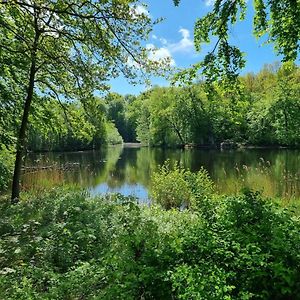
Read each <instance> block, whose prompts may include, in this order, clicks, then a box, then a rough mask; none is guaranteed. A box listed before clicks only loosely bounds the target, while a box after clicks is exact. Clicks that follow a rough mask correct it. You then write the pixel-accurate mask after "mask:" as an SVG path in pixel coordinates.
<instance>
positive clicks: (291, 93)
mask: <svg viewBox="0 0 300 300" xmlns="http://www.w3.org/2000/svg"><path fill="white" fill-rule="evenodd" d="M299 74H300V73H299V67H298V66H296V65H295V64H292V63H285V64H283V65H282V66H280V65H278V64H273V65H266V66H264V68H263V69H262V70H261V71H260V72H259V73H258V74H256V75H254V74H246V75H245V76H241V77H239V78H238V81H237V82H236V84H235V85H234V86H232V87H231V89H230V90H229V88H228V87H226V86H224V85H223V84H214V85H213V86H210V88H211V89H210V91H209V92H208V91H207V88H208V85H207V84H206V83H204V82H199V83H197V84H193V85H192V86H189V87H167V88H158V87H156V88H153V89H152V90H151V91H148V92H146V93H144V94H142V95H141V96H139V97H138V98H137V99H136V100H135V101H134V102H133V103H134V105H135V110H136V111H138V112H139V115H138V118H137V127H136V131H137V138H138V140H140V141H141V142H142V143H144V144H149V145H155V146H167V147H170V146H174V145H186V144H191V145H196V146H197V145H202V146H203V145H206V146H207V145H210V146H218V145H220V143H222V142H223V141H226V140H230V141H233V142H235V143H242V144H247V143H248V144H254V145H284V146H292V147H294V146H296V147H297V146H299V144H300V137H299V130H297V128H298V127H299V124H300V123H299V122H300V121H299V120H300V119H299V118H300V110H299V108H300V102H299V97H298V95H299V92H300V90H299V89H300V77H299Z"/></svg>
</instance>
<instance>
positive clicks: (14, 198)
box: [11, 31, 39, 204]
mask: <svg viewBox="0 0 300 300" xmlns="http://www.w3.org/2000/svg"><path fill="white" fill-rule="evenodd" d="M38 39H39V33H38V32H37V31H36V35H35V39H34V43H33V48H32V53H31V66H30V74H29V83H28V89H27V97H26V101H25V104H24V110H23V116H22V123H21V127H20V130H19V135H18V141H17V147H16V151H17V152H16V160H15V168H14V175H13V182H12V192H11V202H12V204H14V203H18V202H19V196H20V179H21V168H22V162H23V155H24V148H25V143H26V128H27V123H28V116H29V111H30V107H31V102H32V98H33V91H34V82H35V74H36V51H37V45H38Z"/></svg>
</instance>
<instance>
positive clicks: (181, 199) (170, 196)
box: [151, 160, 213, 209]
mask: <svg viewBox="0 0 300 300" xmlns="http://www.w3.org/2000/svg"><path fill="white" fill-rule="evenodd" d="M151 182H152V184H151V185H152V186H151V198H152V199H153V200H154V201H155V202H156V203H159V204H160V205H162V206H163V207H164V208H166V209H171V208H180V207H183V206H191V207H193V208H194V209H196V207H197V206H198V205H199V203H198V202H199V201H201V200H204V199H205V198H207V197H210V196H211V195H212V193H213V183H212V181H211V180H210V178H209V175H208V173H207V171H206V170H205V169H203V168H201V169H200V170H199V171H198V172H197V173H192V172H191V171H190V170H186V169H184V168H183V167H182V166H180V165H179V164H178V163H175V164H174V165H173V166H171V163H170V161H169V160H167V161H166V162H165V163H164V164H163V165H162V166H161V167H159V170H158V171H157V172H154V173H153V175H152V178H151Z"/></svg>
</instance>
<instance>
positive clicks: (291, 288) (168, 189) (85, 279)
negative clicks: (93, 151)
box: [0, 166, 300, 300]
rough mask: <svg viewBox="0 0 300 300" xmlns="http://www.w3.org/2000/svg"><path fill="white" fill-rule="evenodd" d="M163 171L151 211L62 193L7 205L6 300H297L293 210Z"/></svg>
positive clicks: (117, 198) (111, 198)
mask: <svg viewBox="0 0 300 300" xmlns="http://www.w3.org/2000/svg"><path fill="white" fill-rule="evenodd" d="M164 168H165V169H164V170H160V172H158V173H157V174H156V175H155V176H156V178H154V181H155V182H156V188H155V190H153V191H152V197H153V199H154V200H155V201H154V203H153V204H152V205H151V206H147V205H141V204H137V202H136V199H134V198H133V197H124V196H122V195H106V196H103V197H91V196H90V195H89V194H88V193H87V192H84V191H80V190H78V189H75V188H66V187H65V188H60V189H52V190H50V191H44V192H42V193H39V194H36V195H33V194H31V195H30V194H23V195H22V199H23V200H22V201H20V203H18V204H16V205H14V206H10V204H9V199H7V200H6V201H1V202H0V213H1V216H2V217H1V221H0V236H1V238H0V251H1V258H0V298H1V299H7V300H14V299H26V300H27V299H107V300H109V299H166V300H167V299H170V300H171V299H186V300H190V299H195V300H196V299H197V300H198V299H220V300H221V299H298V297H299V295H300V284H299V283H300V275H299V274H300V258H299V251H300V249H299V245H300V236H299V231H300V219H299V217H298V216H297V215H296V214H295V212H294V210H293V208H292V207H290V208H283V207H280V206H278V205H277V204H276V203H272V202H270V200H268V199H265V198H263V197H261V195H260V194H259V193H255V192H252V191H250V190H244V191H243V192H242V193H241V194H240V195H236V196H218V195H216V194H214V192H213V188H212V185H211V183H210V181H209V178H208V177H207V175H206V173H205V171H204V170H203V171H201V172H199V173H198V174H196V175H193V176H192V174H191V173H189V172H188V171H187V170H183V169H181V168H180V167H179V166H177V167H176V166H175V167H174V168H172V169H169V167H168V166H165V167H164ZM161 177H163V179H164V180H163V181H162V180H161V179H162V178H161ZM171 182H172V183H174V184H170V183H171ZM183 197H185V199H186V200H187V201H185V209H182V208H180V207H182V199H183ZM174 199H176V200H175V202H174ZM177 201H179V202H177Z"/></svg>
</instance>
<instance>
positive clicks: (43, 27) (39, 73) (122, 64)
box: [0, 0, 154, 202]
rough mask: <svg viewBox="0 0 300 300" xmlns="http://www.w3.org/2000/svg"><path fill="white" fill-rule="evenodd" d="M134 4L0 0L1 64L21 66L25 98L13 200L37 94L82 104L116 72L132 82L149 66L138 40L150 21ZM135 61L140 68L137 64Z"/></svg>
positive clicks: (128, 0)
mask: <svg viewBox="0 0 300 300" xmlns="http://www.w3.org/2000/svg"><path fill="white" fill-rule="evenodd" d="M138 5H140V4H139V2H138V1H136V0H111V1H107V0H99V1H93V0H88V1H79V0H63V1H62V0H52V1H50V0H36V1H34V0H24V1H22V0H21V1H15V0H4V1H1V2H0V49H1V50H0V61H1V65H2V67H3V68H4V69H8V70H10V71H9V72H10V73H13V71H14V72H15V71H16V70H19V71H20V72H21V73H22V74H23V76H21V77H22V78H21V80H19V81H18V85H20V87H21V89H22V90H23V93H24V97H25V99H24V103H23V113H22V120H21V124H20V128H19V133H18V141H17V145H16V160H15V168H14V176H13V183H12V197H11V198H12V202H17V201H18V199H19V193H20V174H21V166H22V160H23V155H24V149H25V144H26V128H27V124H28V117H29V114H30V110H31V106H32V101H33V100H34V98H35V95H42V94H49V95H51V96H52V97H55V98H56V99H57V100H58V101H59V103H60V104H61V106H62V107H63V106H64V102H65V101H66V100H69V99H74V98H77V99H80V100H81V101H82V102H83V104H84V102H85V99H90V98H92V97H93V94H94V92H95V90H100V91H103V90H105V89H107V85H106V83H105V82H106V81H107V80H108V79H109V78H112V77H116V76H118V74H119V73H120V72H121V73H123V74H124V75H125V76H126V77H128V78H131V79H132V80H134V79H135V78H138V77H137V72H139V71H143V70H147V71H148V70H152V64H151V62H149V61H147V59H146V57H147V50H146V49H144V48H143V47H142V46H141V41H143V40H144V39H145V38H146V37H147V35H148V34H149V32H150V30H151V27H152V24H153V22H152V20H151V18H150V17H149V16H148V15H147V14H146V13H140V11H141V10H140V9H138ZM129 62H130V63H129ZM133 62H134V63H133ZM137 64H138V65H140V66H142V68H136V65H137ZM153 65H154V64H153ZM6 73H7V72H6ZM1 76H2V73H1ZM1 79H4V80H15V79H14V78H13V77H10V78H1ZM14 97H16V98H17V97H18V95H14ZM18 100H19V99H18Z"/></svg>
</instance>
